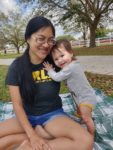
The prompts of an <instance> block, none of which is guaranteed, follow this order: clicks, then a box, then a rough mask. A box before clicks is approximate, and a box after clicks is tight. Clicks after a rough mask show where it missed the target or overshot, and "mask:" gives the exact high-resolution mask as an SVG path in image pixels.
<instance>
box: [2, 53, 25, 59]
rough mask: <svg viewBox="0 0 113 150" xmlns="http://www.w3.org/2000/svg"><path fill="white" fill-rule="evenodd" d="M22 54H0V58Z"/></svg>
mask: <svg viewBox="0 0 113 150" xmlns="http://www.w3.org/2000/svg"><path fill="white" fill-rule="evenodd" d="M21 55H22V54H0V59H7V58H16V57H18V56H21Z"/></svg>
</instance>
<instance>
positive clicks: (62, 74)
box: [48, 66, 71, 82]
mask: <svg viewBox="0 0 113 150" xmlns="http://www.w3.org/2000/svg"><path fill="white" fill-rule="evenodd" d="M48 75H49V76H50V77H51V78H52V79H53V80H55V81H57V82H60V81H63V80H66V79H68V78H69V77H70V76H71V71H70V67H69V66H67V67H65V68H63V69H62V70H61V71H59V72H55V71H54V70H53V69H50V70H49V71H48Z"/></svg>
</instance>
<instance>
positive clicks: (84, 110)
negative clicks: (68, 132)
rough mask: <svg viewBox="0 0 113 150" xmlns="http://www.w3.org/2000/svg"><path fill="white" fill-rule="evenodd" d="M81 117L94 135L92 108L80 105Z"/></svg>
mask: <svg viewBox="0 0 113 150" xmlns="http://www.w3.org/2000/svg"><path fill="white" fill-rule="evenodd" d="M79 109H80V114H81V117H82V119H83V121H84V123H85V124H86V126H87V129H88V131H89V132H90V133H91V134H93V135H94V132H95V126H94V122H93V120H92V114H91V112H92V110H91V109H90V108H89V107H87V106H82V105H81V106H79Z"/></svg>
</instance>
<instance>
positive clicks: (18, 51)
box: [16, 46, 20, 54]
mask: <svg viewBox="0 0 113 150" xmlns="http://www.w3.org/2000/svg"><path fill="white" fill-rule="evenodd" d="M16 49H17V53H18V54H20V49H19V47H18V46H17V47H16Z"/></svg>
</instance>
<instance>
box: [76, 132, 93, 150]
mask: <svg viewBox="0 0 113 150" xmlns="http://www.w3.org/2000/svg"><path fill="white" fill-rule="evenodd" d="M74 141H75V142H76V143H78V145H80V146H81V148H83V150H92V149H93V144H94V137H93V136H92V135H91V134H90V133H88V132H87V133H85V134H83V135H81V136H80V137H79V138H77V137H75V139H74Z"/></svg>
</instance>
